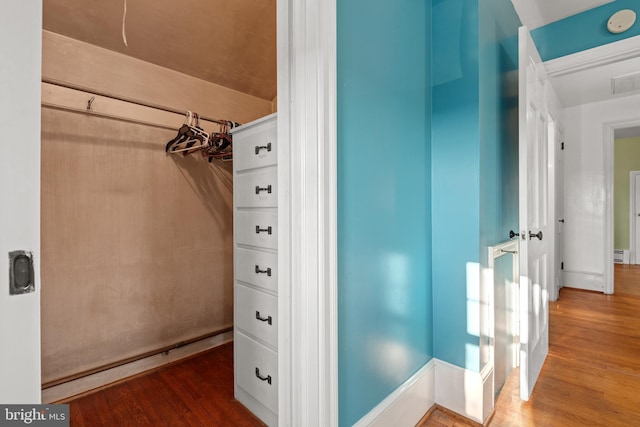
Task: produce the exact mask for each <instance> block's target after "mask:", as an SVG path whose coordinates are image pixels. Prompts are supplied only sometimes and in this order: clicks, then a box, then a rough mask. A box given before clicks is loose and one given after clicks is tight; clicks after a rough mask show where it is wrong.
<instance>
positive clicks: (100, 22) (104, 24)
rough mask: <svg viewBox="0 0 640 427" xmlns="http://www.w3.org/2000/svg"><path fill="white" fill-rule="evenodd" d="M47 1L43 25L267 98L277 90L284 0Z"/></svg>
mask: <svg viewBox="0 0 640 427" xmlns="http://www.w3.org/2000/svg"><path fill="white" fill-rule="evenodd" d="M124 4H125V0H46V1H44V2H43V28H44V29H45V30H49V31H52V32H54V33H58V34H62V35H65V36H68V37H71V38H74V39H77V40H81V41H84V42H87V43H90V44H93V45H96V46H100V47H103V48H106V49H109V50H113V51H116V52H120V53H123V54H125V55H129V56H132V57H135V58H138V59H141V60H143V61H147V62H151V63H153V64H156V65H160V66H163V67H166V68H170V69H173V70H176V71H179V72H182V73H184V74H188V75H190V76H193V77H197V78H200V79H203V80H206V81H209V82H212V83H216V84H219V85H221V86H225V87H228V88H231V89H235V90H237V91H240V92H243V93H247V94H250V95H253V96H256V97H259V98H262V99H266V100H272V99H274V98H275V96H276V0H260V1H255V0H231V1H230V0H179V1H176V0H128V1H127V14H126V26H125V29H126V38H127V42H128V47H127V46H125V44H124V42H123V37H122V22H123V12H124Z"/></svg>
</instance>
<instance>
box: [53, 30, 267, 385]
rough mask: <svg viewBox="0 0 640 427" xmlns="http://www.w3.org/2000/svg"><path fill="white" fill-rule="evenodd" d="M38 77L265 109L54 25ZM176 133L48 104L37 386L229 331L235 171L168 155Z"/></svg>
mask: <svg viewBox="0 0 640 427" xmlns="http://www.w3.org/2000/svg"><path fill="white" fill-rule="evenodd" d="M43 76H44V77H45V78H53V79H56V80H62V81H65V82H70V83H73V84H76V85H80V86H84V87H90V88H95V89H99V90H102V91H107V92H111V93H114V94H118V95H121V96H126V97H129V98H134V99H140V100H143V101H146V102H150V103H156V104H161V105H167V106H171V107H174V108H179V109H185V110H186V109H190V110H194V111H197V112H199V113H200V114H202V115H206V116H209V117H216V118H224V119H230V120H234V121H238V122H247V121H250V120H253V119H255V118H258V117H261V116H264V115H266V114H268V113H269V112H270V111H271V101H270V100H262V99H259V98H255V97H251V96H248V95H245V94H242V93H239V92H236V91H233V90H229V89H226V88H223V87H220V86H216V85H213V84H210V83H207V82H204V81H202V80H198V79H194V78H191V77H189V76H185V75H182V74H179V73H176V72H173V71H171V70H167V69H164V68H161V67H157V66H155V65H152V64H149V63H145V62H142V61H138V60H135V59H132V58H129V57H126V56H124V55H120V54H117V53H114V52H111V51H108V50H104V49H101V48H97V47H94V46H91V45H88V44H85V43H81V42H78V41H75V40H72V39H69V38H66V37H62V36H59V35H56V34H53V33H49V32H46V31H45V32H44V34H43ZM88 97H89V96H87V98H88ZM181 123H182V119H181V118H180V117H176V123H175V126H176V129H177V127H179V126H180V125H181ZM174 135H175V131H169V130H166V129H160V128H156V127H151V126H147V125H142V124H133V123H127V122H124V121H119V120H112V119H107V118H100V117H96V116H88V115H85V114H78V113H75V112H69V111H61V110H56V109H51V108H43V110H42V218H41V222H42V236H41V241H42V278H41V283H42V288H41V290H42V379H43V383H48V382H51V381H55V380H58V379H60V378H64V377H67V376H70V375H75V374H77V373H79V372H83V371H86V370H90V369H94V368H96V367H100V366H103V365H107V364H110V363H114V362H117V361H120V360H123V359H126V358H129V357H134V356H137V355H139V354H142V353H145V352H148V351H152V350H155V349H158V348H161V347H164V346H168V345H173V344H176V343H179V342H181V341H185V340H189V339H192V338H195V337H198V336H201V335H204V334H208V333H210V332H212V331H215V330H219V329H222V328H225V327H229V326H231V324H232V320H233V316H232V306H233V300H232V282H233V260H232V242H233V236H232V229H233V227H232V221H233V216H232V187H233V183H232V174H231V164H230V163H226V164H222V163H214V164H208V163H207V162H206V160H204V159H202V158H200V157H197V156H189V157H178V156H167V155H166V154H165V153H164V145H165V143H166V141H168V140H169V139H171V138H172V137H173V136H174Z"/></svg>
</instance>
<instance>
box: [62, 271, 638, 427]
mask: <svg viewBox="0 0 640 427" xmlns="http://www.w3.org/2000/svg"><path fill="white" fill-rule="evenodd" d="M615 292H616V294H615V295H603V294H599V293H593V292H585V291H580V290H575V289H570V288H564V289H562V290H561V292H560V299H559V301H557V302H552V303H550V310H549V311H550V336H549V339H550V345H549V355H548V357H547V360H546V362H545V364H544V367H543V368H542V373H541V374H540V378H539V379H538V383H537V384H536V387H535V389H534V391H533V395H532V397H531V399H530V400H529V401H528V402H522V401H520V397H519V391H518V385H519V383H518V372H517V371H514V373H513V374H512V375H511V376H510V377H509V379H508V381H507V383H506V384H505V386H504V388H503V390H502V392H501V394H500V396H499V398H498V400H497V402H496V409H495V413H494V416H493V418H492V419H491V420H490V423H489V425H491V426H508V427H512V426H536V427H542V426H554V427H555V426H562V427H565V426H567V427H568V426H587V425H590V426H640V266H628V265H625V266H622V265H616V268H615ZM232 360H233V347H232V345H231V344H227V345H224V346H222V347H218V348H216V349H214V350H212V351H209V352H207V353H205V354H203V355H200V356H197V357H194V358H192V359H189V360H187V361H185V362H181V363H178V364H175V365H173V366H170V367H168V368H164V369H162V370H160V371H157V372H154V373H151V374H148V375H144V376H140V377H138V378H135V379H133V380H131V381H127V382H124V383H121V384H118V385H115V386H113V387H110V388H106V389H104V390H101V391H98V392H96V393H93V394H90V395H87V396H84V397H82V398H79V399H76V400H73V401H71V402H69V403H70V410H71V426H72V427H84V426H118V427H125V426H154V427H157V426H176V427H178V426H198V427H203V426H262V425H264V424H262V423H261V422H260V420H258V419H257V418H255V417H254V416H253V415H252V414H251V413H250V412H248V411H247V410H246V409H245V408H244V407H243V406H242V405H241V404H240V403H238V402H237V401H235V400H234V399H233V367H232ZM419 425H420V426H436V427H445V426H446V427H454V426H455V427H463V426H469V427H471V426H478V424H476V423H473V422H471V421H469V420H465V419H463V418H460V417H457V416H455V414H451V413H450V412H448V411H446V410H443V409H441V408H436V409H435V410H434V411H432V412H431V415H430V417H429V418H427V419H425V420H423V421H421V423H420V424H419Z"/></svg>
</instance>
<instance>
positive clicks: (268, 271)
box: [256, 265, 271, 277]
mask: <svg viewBox="0 0 640 427" xmlns="http://www.w3.org/2000/svg"><path fill="white" fill-rule="evenodd" d="M260 273H263V274H264V273H267V276H269V277H271V267H267V269H266V270H260V267H259V266H257V265H256V274H260Z"/></svg>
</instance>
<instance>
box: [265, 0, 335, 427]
mask: <svg viewBox="0 0 640 427" xmlns="http://www.w3.org/2000/svg"><path fill="white" fill-rule="evenodd" d="M277 18H278V19H277V38H278V41H277V46H278V49H277V51H278V60H277V67H278V100H277V103H278V146H279V148H278V186H279V187H278V188H279V190H278V213H279V214H278V227H279V236H278V268H279V280H278V282H279V283H278V316H279V319H280V324H279V325H280V326H279V330H278V375H279V390H278V402H279V403H278V418H279V423H280V426H282V427H285V426H292V427H295V426H334V425H338V351H337V349H338V345H337V339H338V332H337V321H338V304H337V243H336V242H337V221H336V218H337V215H336V212H337V210H336V201H337V187H336V176H337V161H336V148H337V132H336V94H337V86H336V51H337V49H336V2H335V1H325V2H321V1H318V0H278V2H277Z"/></svg>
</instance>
